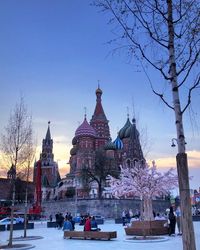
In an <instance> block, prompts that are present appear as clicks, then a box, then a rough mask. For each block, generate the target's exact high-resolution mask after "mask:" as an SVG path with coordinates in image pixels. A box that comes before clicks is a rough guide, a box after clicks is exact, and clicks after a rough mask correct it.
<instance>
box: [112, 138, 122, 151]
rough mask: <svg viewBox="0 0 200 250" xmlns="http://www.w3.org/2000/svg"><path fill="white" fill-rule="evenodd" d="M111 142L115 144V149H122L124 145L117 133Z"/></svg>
mask: <svg viewBox="0 0 200 250" xmlns="http://www.w3.org/2000/svg"><path fill="white" fill-rule="evenodd" d="M113 143H114V144H115V148H116V149H122V148H123V146H124V145H123V142H122V140H121V139H120V138H119V135H118V136H117V138H116V139H115V140H114V142H113Z"/></svg>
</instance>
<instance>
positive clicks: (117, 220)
mask: <svg viewBox="0 0 200 250" xmlns="http://www.w3.org/2000/svg"><path fill="white" fill-rule="evenodd" d="M122 223H123V220H122V218H116V219H115V224H122Z"/></svg>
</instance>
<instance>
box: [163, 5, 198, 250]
mask: <svg viewBox="0 0 200 250" xmlns="http://www.w3.org/2000/svg"><path fill="white" fill-rule="evenodd" d="M167 5H168V19H167V20H168V35H169V44H168V49H169V65H170V68H169V74H170V77H171V87H172V98H173V103H174V113H175V120H176V122H175V124H176V132H177V144H178V154H177V157H176V160H177V170H178V180H179V190H180V200H181V212H182V215H183V220H182V225H183V237H182V240H183V249H184V250H196V246H195V237H194V228H193V222H192V216H191V204H190V187H189V176H188V164H187V155H186V153H185V136H184V129H183V121H182V112H181V105H180V98H179V89H178V79H177V71H176V59H175V48H174V46H175V44H174V34H175V31H174V26H173V25H174V24H173V6H172V0H167Z"/></svg>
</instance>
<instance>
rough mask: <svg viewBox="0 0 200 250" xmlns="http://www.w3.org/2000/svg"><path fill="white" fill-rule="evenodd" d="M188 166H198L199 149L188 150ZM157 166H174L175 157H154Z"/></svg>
mask: <svg viewBox="0 0 200 250" xmlns="http://www.w3.org/2000/svg"><path fill="white" fill-rule="evenodd" d="M187 156H188V167H189V168H190V167H192V168H200V151H195V150H193V151H188V152H187ZM155 162H156V165H157V166H158V168H171V167H176V157H171V156H168V157H162V158H157V159H155Z"/></svg>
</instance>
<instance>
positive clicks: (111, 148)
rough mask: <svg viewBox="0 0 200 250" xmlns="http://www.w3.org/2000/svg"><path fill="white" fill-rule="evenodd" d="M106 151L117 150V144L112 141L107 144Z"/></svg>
mask: <svg viewBox="0 0 200 250" xmlns="http://www.w3.org/2000/svg"><path fill="white" fill-rule="evenodd" d="M104 149H105V150H115V149H116V147H115V144H114V143H113V142H112V141H109V142H107V143H106V145H105V146H104Z"/></svg>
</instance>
